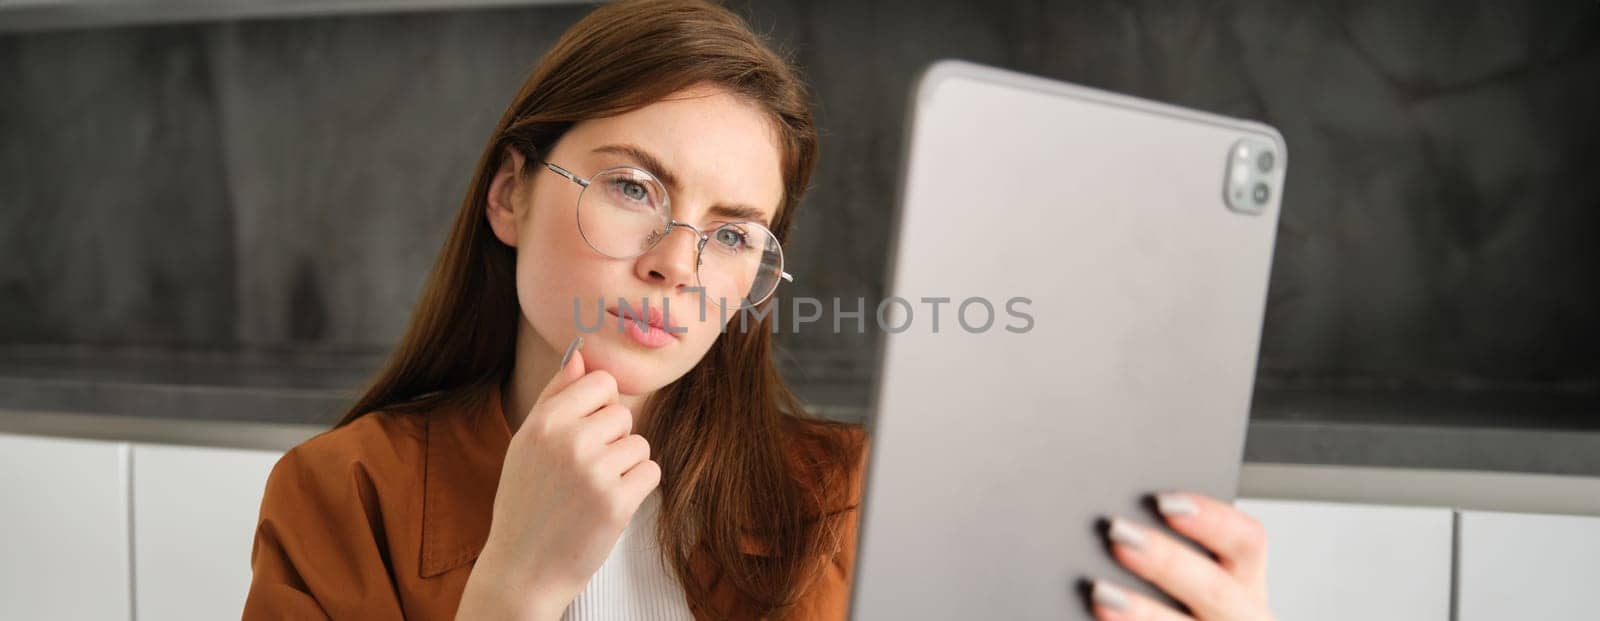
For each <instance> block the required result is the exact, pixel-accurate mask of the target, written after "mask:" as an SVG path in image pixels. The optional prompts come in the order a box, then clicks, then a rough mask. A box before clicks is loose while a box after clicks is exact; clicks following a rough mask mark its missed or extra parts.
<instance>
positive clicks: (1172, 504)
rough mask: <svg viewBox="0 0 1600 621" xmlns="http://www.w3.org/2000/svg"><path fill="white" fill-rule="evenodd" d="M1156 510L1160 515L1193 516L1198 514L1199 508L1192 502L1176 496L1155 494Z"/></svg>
mask: <svg viewBox="0 0 1600 621" xmlns="http://www.w3.org/2000/svg"><path fill="white" fill-rule="evenodd" d="M1156 510H1157V511H1160V512H1161V515H1170V516H1180V515H1194V514H1196V513H1199V512H1200V507H1197V506H1195V504H1194V501H1193V500H1189V499H1188V498H1187V497H1184V496H1180V495H1178V494H1172V493H1167V494H1157V495H1156Z"/></svg>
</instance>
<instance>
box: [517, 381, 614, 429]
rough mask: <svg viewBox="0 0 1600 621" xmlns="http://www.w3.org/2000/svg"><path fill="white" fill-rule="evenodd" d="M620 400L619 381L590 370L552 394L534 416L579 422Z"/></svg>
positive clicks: (541, 403)
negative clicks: (580, 419) (578, 420)
mask: <svg viewBox="0 0 1600 621" xmlns="http://www.w3.org/2000/svg"><path fill="white" fill-rule="evenodd" d="M617 399H618V393H617V380H616V378H614V377H612V376H611V374H610V373H607V372H605V371H590V372H589V373H588V374H586V375H584V376H583V377H580V378H578V379H577V381H574V382H572V383H571V384H568V385H567V387H566V388H563V389H561V392H557V393H555V394H552V395H550V396H549V397H546V398H545V399H544V400H543V401H540V402H539V403H537V404H535V406H536V407H535V409H534V413H537V414H538V415H539V416H544V417H555V418H560V419H563V420H576V419H579V418H582V417H584V416H588V415H589V414H591V413H593V412H594V411H595V410H598V409H600V408H603V407H605V406H607V405H610V404H612V403H617ZM530 420H532V417H531V416H530Z"/></svg>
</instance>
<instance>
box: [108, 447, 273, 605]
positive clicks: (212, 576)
mask: <svg viewBox="0 0 1600 621" xmlns="http://www.w3.org/2000/svg"><path fill="white" fill-rule="evenodd" d="M281 455H282V453H281V452H278V451H253V450H239V449H215V448H193V447H182V446H164V445H153V444H136V445H134V447H133V542H134V556H133V559H134V567H135V575H136V576H137V580H136V581H135V583H134V588H135V589H136V593H135V595H136V597H135V599H134V601H135V602H136V606H137V609H138V618H140V619H164V620H173V621H181V620H183V619H227V618H238V616H239V613H240V612H241V611H242V610H243V609H244V598H245V594H246V592H247V591H248V590H249V588H250V547H251V542H252V541H253V539H254V535H255V526H256V517H257V515H258V513H259V511H260V508H261V493H262V491H263V489H264V487H265V485H266V482H267V474H268V473H270V472H271V471H272V465H273V464H274V463H276V462H277V460H278V458H279V457H280V456H281Z"/></svg>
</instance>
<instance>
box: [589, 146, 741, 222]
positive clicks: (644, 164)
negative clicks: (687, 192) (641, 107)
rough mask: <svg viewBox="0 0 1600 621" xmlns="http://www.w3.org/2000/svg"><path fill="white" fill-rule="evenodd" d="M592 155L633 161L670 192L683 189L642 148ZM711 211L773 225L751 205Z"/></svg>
mask: <svg viewBox="0 0 1600 621" xmlns="http://www.w3.org/2000/svg"><path fill="white" fill-rule="evenodd" d="M591 153H610V154H613V155H620V156H622V157H625V158H628V159H631V160H633V162H634V163H635V164H638V166H639V167H640V168H643V169H645V170H646V171H648V172H649V173H650V174H652V175H655V176H656V178H657V179H660V180H661V182H662V183H665V184H667V191H668V192H672V193H677V192H678V191H680V189H681V188H682V186H680V185H679V184H678V175H677V174H675V173H673V172H672V170H671V169H669V168H667V167H666V166H665V165H663V164H662V163H661V159H660V158H657V157H656V156H655V155H654V154H652V153H650V152H649V151H646V150H644V149H642V148H640V147H639V146H637V145H631V144H608V145H601V146H598V147H595V148H594V150H593V151H591ZM709 211H710V212H711V214H712V215H715V216H718V217H721V218H726V219H729V220H742V221H749V222H756V223H758V224H760V225H761V226H765V227H769V228H770V227H771V226H772V225H771V224H768V223H767V219H766V215H765V214H763V213H762V212H761V210H760V209H757V208H755V207H752V206H750V205H743V204H733V205H730V204H726V203H718V204H715V205H712V206H711V209H710V210H709Z"/></svg>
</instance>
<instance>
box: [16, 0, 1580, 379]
mask: <svg viewBox="0 0 1600 621" xmlns="http://www.w3.org/2000/svg"><path fill="white" fill-rule="evenodd" d="M740 6H741V7H743V8H744V9H745V10H746V12H747V14H748V15H750V17H751V20H752V22H753V23H754V24H755V25H756V26H757V28H758V29H760V30H762V31H767V32H771V33H772V35H773V36H774V37H775V38H776V39H778V40H781V41H786V42H788V43H789V44H790V45H792V46H793V47H794V48H795V49H796V50H797V52H798V53H797V56H796V58H797V60H798V61H799V63H800V64H801V65H803V66H804V69H805V71H806V74H807V75H808V77H809V78H810V80H811V82H812V83H813V85H814V86H815V89H816V91H817V94H818V98H819V99H818V113H819V115H820V120H821V123H822V126H823V127H824V129H825V132H826V133H825V136H824V153H823V159H822V161H821V164H820V169H819V171H818V175H817V177H816V179H815V183H814V187H815V190H814V192H813V194H811V195H810V197H809V199H808V200H807V202H806V206H805V213H804V215H803V216H802V218H801V220H800V221H799V225H798V228H797V229H796V230H795V231H794V235H793V238H792V241H791V243H790V244H789V246H788V254H789V255H790V257H791V261H792V264H793V269H792V270H791V271H793V272H795V273H796V274H800V275H801V276H802V278H801V279H800V280H799V282H798V283H797V284H796V285H795V286H794V287H793V288H792V289H789V290H788V292H789V293H790V294H792V295H810V296H817V297H833V296H840V297H844V298H847V299H853V298H855V297H865V298H867V299H868V300H869V301H870V300H876V299H877V298H878V297H879V296H881V295H882V275H883V271H884V270H883V264H884V259H885V248H884V243H885V240H886V239H887V238H888V231H887V226H888V214H889V210H890V208H891V199H892V194H893V184H894V173H895V166H896V162H897V160H896V156H897V149H898V146H899V139H900V130H901V121H902V118H901V116H902V112H903V106H904V101H905V93H906V91H907V89H908V88H909V87H910V84H911V81H912V79H913V77H914V75H915V71H916V70H917V69H918V68H920V67H921V66H922V65H923V64H925V63H927V62H929V61H931V60H933V59H936V58H942V57H960V58H966V59H970V60H975V61H978V62H983V63H988V64H994V65H1000V66H1005V67H1010V68H1014V69H1018V70H1022V71H1026V72H1030V73H1036V74H1042V75H1046V76H1050V77H1055V78H1060V79H1065V80H1070V81H1074V82H1078V83H1082V84H1086V85H1090V86H1095V87H1100V88H1106V89H1110V90H1115V91H1120V92H1124V93H1129V94H1132V95H1136V96H1140V97H1147V98H1151V99H1157V100H1162V101H1168V102H1172V103H1176V104H1179V105H1184V106H1189V107H1194V108H1199V109H1203V110H1209V111H1213V112H1217V113H1221V114H1225V115H1230V116H1239V117H1248V118H1254V119H1259V120H1261V121H1264V122H1267V123H1269V124H1272V125H1274V126H1277V127H1278V128H1280V129H1281V130H1282V131H1283V132H1284V134H1285V135H1286V137H1287V139H1288V143H1289V149H1290V152H1291V156H1292V157H1291V160H1292V163H1293V165H1292V166H1291V174H1290V180H1289V182H1288V186H1287V188H1286V191H1285V195H1284V211H1283V218H1282V226H1281V229H1280V231H1279V243H1278V251H1277V255H1276V257H1275V260H1274V264H1273V269H1272V290H1271V295H1270V301H1269V308H1268V318H1267V323H1266V326H1265V329H1264V330H1265V332H1264V339H1263V345H1262V378H1263V380H1264V382H1263V383H1264V384H1266V385H1316V386H1340V385H1346V384H1350V385H1369V384H1372V383H1374V382H1376V383H1386V384H1397V385H1407V386H1409V385H1416V386H1428V387H1484V386H1488V387H1495V386H1521V387H1526V386H1534V387H1545V386H1548V387H1561V386H1564V387H1569V388H1570V387H1578V388H1587V389H1591V390H1592V389H1595V388H1596V387H1597V386H1600V323H1597V322H1596V321H1595V319H1594V318H1595V317H1597V316H1600V215H1597V214H1600V176H1597V175H1596V173H1597V172H1600V151H1597V149H1600V114H1597V112H1596V111H1597V110H1600V4H1597V3H1595V2H1593V1H1592V0H1557V1H1552V2H1510V1H1502V2H1477V3H1458V2H1442V1H1429V2H1408V3H1379V2H1331V1H1329V2H1157V1H1148V2H1111V1H1084V2H1011V3H975V2H952V1H937V2H904V3H889V2H847V1H840V2H801V1H792V2H777V1H774V2H754V3H751V4H750V5H749V6H744V5H740ZM585 10H586V9H585V8H584V7H540V8H528V9H517V10H493V11H457V12H449V13H413V14H397V15H361V16H349V17H325V18H308V19H290V20H274V21H247V22H227V23H204V24H189V25H173V26H147V27H125V28H112V29H95V30H83V31H62V32H46V33H30V34H13V35H4V36H0V344H75V345H84V344H88V345H105V346H153V347H159V348H192V347H203V348H224V349H227V348H240V349H251V348H289V349H295V348H310V349H336V350H355V351H382V350H383V349H384V348H386V347H387V346H388V345H389V344H390V343H392V341H393V340H394V339H395V338H396V336H397V335H398V334H399V332H400V330H401V329H402V328H403V327H404V324H405V321H406V319H407V317H408V314H409V312H410V309H411V304H412V303H413V301H414V299H415V296H416V295H417V292H418V290H419V288H420V285H421V282H422V278H423V275H424V273H425V272H426V270H427V268H428V266H429V265H431V263H432V261H433V258H434V255H435V253H436V252H437V250H438V247H439V244H440V242H441V240H442V238H443V234H444V231H445V227H446V225H447V223H448V222H449V220H450V218H451V217H452V215H453V213H454V211H455V210H456V208H457V206H458V202H459V200H460V198H461V195H462V193H463V191H464V189H465V186H466V184H467V182H468V180H469V179H468V177H469V175H470V173H471V169H472V165H473V163H474V162H475V158H476V155H477V153H478V150H479V149H480V148H481V147H482V145H483V142H484V140H485V138H486V136H487V132H488V130H489V129H490V128H491V126H492V124H493V122H494V120H495V119H496V118H497V117H498V115H499V113H500V111H501V110H503V109H504V106H505V105H506V104H507V103H508V101H509V98H510V97H511V95H512V94H513V93H514V91H515V89H516V87H517V86H518V84H519V83H520V81H521V80H522V78H523V77H524V76H525V74H526V72H527V70H528V69H529V68H530V67H531V66H532V65H533V64H534V63H535V62H536V61H537V59H538V58H539V55H540V54H541V53H542V52H543V51H544V50H545V49H546V48H547V47H548V46H549V45H550V43H552V42H553V41H554V39H555V37H556V36H558V35H559V33H560V32H561V31H562V30H563V29H564V28H565V27H567V26H568V25H570V24H571V23H572V22H574V21H575V20H576V19H578V18H579V17H580V16H581V15H582V14H583V13H584V11H585ZM875 338H876V337H875V336H874V335H871V334H868V335H863V336H855V335H843V336H840V335H832V334H829V331H828V330H825V329H822V330H809V331H805V332H802V333H800V334H798V335H790V336H785V337H784V343H785V344H786V345H787V346H788V348H789V349H790V351H791V352H792V356H793V357H792V359H789V360H788V362H789V364H790V365H791V366H790V369H789V372H790V373H791V375H792V376H793V377H795V378H796V379H797V380H799V383H800V385H801V387H802V391H803V392H805V393H806V394H808V396H810V397H811V398H812V399H814V400H817V401H822V402H827V403H837V404H842V405H861V404H864V403H865V401H866V399H867V395H868V386H869V381H870V373H871V364H870V362H871V360H870V356H871V353H872V351H873V345H874V342H875Z"/></svg>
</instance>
